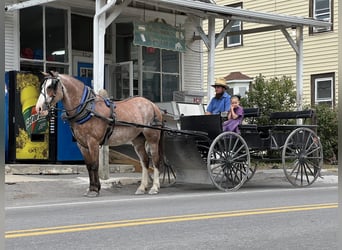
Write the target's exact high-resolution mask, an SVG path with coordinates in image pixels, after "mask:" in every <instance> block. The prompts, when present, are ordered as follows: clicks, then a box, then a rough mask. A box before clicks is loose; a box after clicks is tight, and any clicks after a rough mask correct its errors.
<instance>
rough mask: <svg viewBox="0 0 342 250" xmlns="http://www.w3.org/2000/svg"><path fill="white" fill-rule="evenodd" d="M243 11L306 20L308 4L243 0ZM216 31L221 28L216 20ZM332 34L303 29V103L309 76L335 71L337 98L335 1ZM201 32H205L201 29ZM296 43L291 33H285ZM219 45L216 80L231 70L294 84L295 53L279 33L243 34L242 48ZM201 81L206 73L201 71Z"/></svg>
mask: <svg viewBox="0 0 342 250" xmlns="http://www.w3.org/2000/svg"><path fill="white" fill-rule="evenodd" d="M236 2H237V1H231V0H221V1H220V0H217V1H216V3H217V4H218V5H229V4H234V3H236ZM243 8H244V9H248V10H253V11H260V12H272V13H277V14H284V15H291V16H300V17H309V1H298V0H258V1H255V0H246V1H243ZM216 27H217V28H216V32H219V31H221V29H222V26H221V24H220V22H219V21H217V25H216ZM256 27H260V24H255V23H247V22H244V23H243V28H244V29H251V28H256ZM333 27H334V28H333V29H334V30H333V31H332V32H325V33H320V34H315V35H309V29H308V27H304V29H303V36H304V50H303V55H304V59H303V96H304V102H306V103H310V100H311V97H310V95H311V83H310V79H311V75H312V74H318V73H326V72H335V80H336V81H335V82H336V98H337V89H338V86H337V85H338V56H337V54H338V34H337V30H338V1H337V0H334V20H333ZM204 29H207V28H206V27H205V26H204ZM287 31H288V32H289V34H290V35H291V37H292V38H293V39H294V40H295V34H292V30H291V29H288V30H287ZM223 44H224V43H223V42H221V43H220V44H219V45H218V46H217V48H216V52H215V77H223V76H226V75H228V74H229V73H231V72H234V71H241V72H242V73H244V74H246V75H248V76H250V77H255V76H257V75H259V74H263V75H264V76H266V77H275V76H276V77H280V76H283V75H286V76H290V77H291V78H292V79H293V80H294V81H296V54H295V52H294V50H293V49H292V47H291V46H290V44H289V43H288V42H287V40H286V38H285V36H284V35H283V33H282V32H281V31H270V32H264V33H256V34H249V35H244V37H243V46H239V47H235V48H224V45H223ZM206 65H207V54H206V55H204V66H206ZM204 74H205V75H204V78H205V79H206V77H207V75H206V74H207V70H206V69H204Z"/></svg>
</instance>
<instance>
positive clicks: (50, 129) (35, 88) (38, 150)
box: [8, 71, 55, 162]
mask: <svg viewBox="0 0 342 250" xmlns="http://www.w3.org/2000/svg"><path fill="white" fill-rule="evenodd" d="M41 80H42V78H41V75H40V74H39V73H32V72H17V71H11V72H9V84H8V85H9V113H10V114H9V117H10V119H9V161H10V162H22V161H29V162H32V161H37V162H41V161H54V160H55V153H54V150H53V148H54V145H53V144H54V143H53V141H54V134H55V133H54V117H52V119H50V120H47V119H46V117H43V116H40V115H38V114H37V112H36V109H35V105H36V102H37V100H38V97H39V94H40V84H41ZM11 118H12V119H11Z"/></svg>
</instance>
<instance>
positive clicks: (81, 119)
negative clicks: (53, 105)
mask: <svg viewBox="0 0 342 250" xmlns="http://www.w3.org/2000/svg"><path fill="white" fill-rule="evenodd" d="M94 99H95V93H94V92H93V91H92V90H91V89H90V87H88V86H84V88H83V93H82V98H81V100H80V104H79V105H78V106H77V107H76V108H75V114H73V115H68V114H67V112H65V113H64V114H63V119H65V120H68V121H69V122H76V123H78V124H83V123H85V122H86V121H88V120H89V119H90V118H91V117H92V116H93V115H92V112H93V110H94V106H95V105H94Z"/></svg>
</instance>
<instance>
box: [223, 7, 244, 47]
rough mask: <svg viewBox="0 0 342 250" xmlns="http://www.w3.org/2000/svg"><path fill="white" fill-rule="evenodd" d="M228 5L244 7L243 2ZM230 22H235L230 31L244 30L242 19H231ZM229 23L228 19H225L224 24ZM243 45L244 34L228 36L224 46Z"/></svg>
mask: <svg viewBox="0 0 342 250" xmlns="http://www.w3.org/2000/svg"><path fill="white" fill-rule="evenodd" d="M228 7H234V8H239V9H241V8H242V3H238V4H234V5H228ZM230 22H233V25H232V27H231V29H230V31H229V32H233V31H241V30H242V22H241V21H236V20H235V21H234V20H230ZM226 24H227V21H224V25H226ZM241 45H242V35H241V34H240V35H232V36H226V39H225V41H224V47H225V48H228V47H235V46H241Z"/></svg>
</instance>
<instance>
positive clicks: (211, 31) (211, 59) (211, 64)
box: [207, 17, 215, 102]
mask: <svg viewBox="0 0 342 250" xmlns="http://www.w3.org/2000/svg"><path fill="white" fill-rule="evenodd" d="M208 21H209V22H208V40H209V46H208V50H209V51H208V87H207V91H208V102H210V100H211V98H212V97H213V96H214V91H213V88H212V87H211V86H210V85H212V84H214V82H215V18H214V17H209V20H208Z"/></svg>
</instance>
